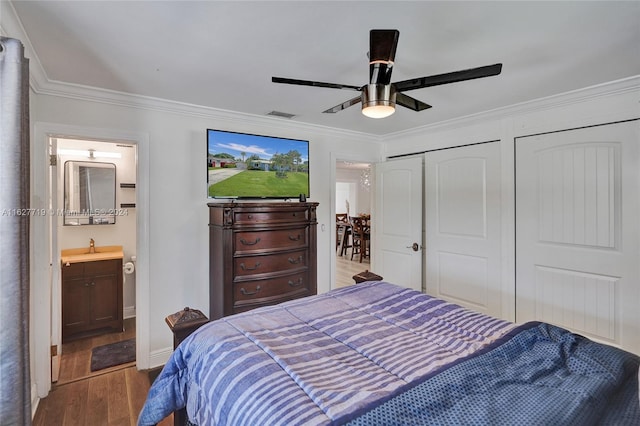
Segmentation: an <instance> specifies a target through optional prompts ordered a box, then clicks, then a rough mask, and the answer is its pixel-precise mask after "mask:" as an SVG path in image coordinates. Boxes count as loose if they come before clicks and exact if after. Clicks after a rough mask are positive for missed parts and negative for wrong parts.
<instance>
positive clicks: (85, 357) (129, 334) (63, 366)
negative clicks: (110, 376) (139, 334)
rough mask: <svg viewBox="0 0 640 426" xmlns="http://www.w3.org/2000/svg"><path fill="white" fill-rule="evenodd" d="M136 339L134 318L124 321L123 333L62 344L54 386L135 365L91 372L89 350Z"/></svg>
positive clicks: (132, 363)
mask: <svg viewBox="0 0 640 426" xmlns="http://www.w3.org/2000/svg"><path fill="white" fill-rule="evenodd" d="M134 337H136V323H135V318H128V319H126V320H124V331H122V332H120V333H109V334H103V335H100V336H95V337H88V338H86V339H81V340H75V341H72V342H68V343H63V344H62V356H61V357H60V375H59V377H58V381H57V382H56V383H54V386H60V385H63V384H65V383H69V382H74V381H77V380H80V379H84V378H88V377H92V376H97V375H102V374H104V373H105V372H108V371H114V370H120V369H122V368H125V367H131V366H134V365H135V362H131V363H128V364H122V365H118V366H115V367H113V368H111V369H106V370H100V371H96V372H91V350H92V349H93V348H95V347H97V346H102V345H107V344H109V343H115V342H119V341H121V340H127V339H131V338H134Z"/></svg>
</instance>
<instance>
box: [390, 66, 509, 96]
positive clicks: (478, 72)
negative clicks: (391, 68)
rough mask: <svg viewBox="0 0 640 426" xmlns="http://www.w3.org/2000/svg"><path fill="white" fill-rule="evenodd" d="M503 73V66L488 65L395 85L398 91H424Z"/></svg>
mask: <svg viewBox="0 0 640 426" xmlns="http://www.w3.org/2000/svg"><path fill="white" fill-rule="evenodd" d="M501 71H502V64H494V65H487V66H484V67H478V68H470V69H468V70H462V71H454V72H448V73H445V74H437V75H432V76H429V77H420V78H413V79H410V80H404V81H399V82H396V83H394V84H393V85H394V86H395V87H396V91H398V92H404V91H407V90H415V89H422V88H424V87H431V86H439V85H441V84H449V83H457V82H460V81H465V80H473V79H475V78H483V77H490V76H492V75H498V74H500V72H501Z"/></svg>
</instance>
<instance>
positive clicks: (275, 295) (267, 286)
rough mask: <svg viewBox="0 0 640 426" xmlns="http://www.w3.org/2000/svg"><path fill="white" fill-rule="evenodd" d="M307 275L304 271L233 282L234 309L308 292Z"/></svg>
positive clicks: (268, 302)
mask: <svg viewBox="0 0 640 426" xmlns="http://www.w3.org/2000/svg"><path fill="white" fill-rule="evenodd" d="M308 275H309V274H308V273H307V272H306V271H304V272H300V273H297V274H292V275H287V276H284V277H277V278H269V279H265V280H255V281H245V282H237V283H234V284H233V300H234V303H233V305H234V310H236V309H237V308H240V307H242V306H246V305H249V304H256V303H264V304H270V303H273V302H274V299H278V300H280V299H282V300H285V299H289V298H292V297H294V296H295V297H300V294H301V293H309V280H308Z"/></svg>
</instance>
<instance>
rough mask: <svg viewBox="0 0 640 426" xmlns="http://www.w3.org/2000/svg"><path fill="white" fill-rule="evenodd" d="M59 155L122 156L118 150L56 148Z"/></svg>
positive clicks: (88, 156)
mask: <svg viewBox="0 0 640 426" xmlns="http://www.w3.org/2000/svg"><path fill="white" fill-rule="evenodd" d="M58 154H60V155H73V156H76V157H87V158H122V154H120V153H119V152H106V151H96V150H94V149H65V148H60V149H58Z"/></svg>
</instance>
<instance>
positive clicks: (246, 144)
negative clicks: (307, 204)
mask: <svg viewBox="0 0 640 426" xmlns="http://www.w3.org/2000/svg"><path fill="white" fill-rule="evenodd" d="M301 194H302V195H304V198H305V199H306V198H307V197H309V141H306V140H297V139H287V138H279V137H274V136H263V135H254V134H248V133H238V132H229V131H225V130H213V129H207V196H208V198H238V199H241V198H247V199H251V198H273V199H288V198H300V195H301Z"/></svg>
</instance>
